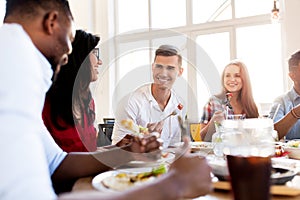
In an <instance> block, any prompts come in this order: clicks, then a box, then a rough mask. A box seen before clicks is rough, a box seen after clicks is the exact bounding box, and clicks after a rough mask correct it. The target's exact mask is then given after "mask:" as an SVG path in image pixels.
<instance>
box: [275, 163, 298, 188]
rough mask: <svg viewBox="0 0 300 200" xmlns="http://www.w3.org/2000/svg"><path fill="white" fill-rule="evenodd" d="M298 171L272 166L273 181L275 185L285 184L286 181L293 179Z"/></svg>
mask: <svg viewBox="0 0 300 200" xmlns="http://www.w3.org/2000/svg"><path fill="white" fill-rule="evenodd" d="M296 174H297V172H295V171H293V170H288V169H284V168H275V167H273V168H272V173H271V183H272V184H275V185H284V184H285V183H286V182H288V181H291V180H292V179H293V178H294V177H295V175H296Z"/></svg>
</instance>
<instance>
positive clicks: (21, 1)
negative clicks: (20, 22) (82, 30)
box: [4, 0, 73, 19]
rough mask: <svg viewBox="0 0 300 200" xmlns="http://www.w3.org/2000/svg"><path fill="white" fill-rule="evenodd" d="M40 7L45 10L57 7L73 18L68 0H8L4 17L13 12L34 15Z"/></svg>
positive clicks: (21, 14)
mask: <svg viewBox="0 0 300 200" xmlns="http://www.w3.org/2000/svg"><path fill="white" fill-rule="evenodd" d="M38 7H39V8H42V9H43V10H52V9H56V10H58V11H59V12H61V13H64V14H65V15H67V16H70V17H71V19H73V15H72V12H71V10H70V6H69V2H68V0H6V12H5V17H4V19H5V18H6V17H7V16H9V15H13V14H18V15H20V16H26V15H28V16H34V15H36V14H37V13H38V10H37V8H38Z"/></svg>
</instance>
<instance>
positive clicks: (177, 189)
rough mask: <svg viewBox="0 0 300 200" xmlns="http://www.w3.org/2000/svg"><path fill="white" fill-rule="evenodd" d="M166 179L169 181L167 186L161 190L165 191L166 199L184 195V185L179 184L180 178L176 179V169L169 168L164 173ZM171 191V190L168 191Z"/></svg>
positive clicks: (178, 197)
mask: <svg viewBox="0 0 300 200" xmlns="http://www.w3.org/2000/svg"><path fill="white" fill-rule="evenodd" d="M166 181H167V182H169V184H167V183H166V184H164V185H168V188H166V189H165V190H163V191H164V192H167V194H166V195H167V196H168V199H182V198H183V197H184V195H183V191H182V189H183V188H184V186H181V185H180V184H181V183H182V181H181V180H178V175H177V173H176V170H175V171H174V170H170V171H168V173H167V174H166ZM169 191H172V192H169Z"/></svg>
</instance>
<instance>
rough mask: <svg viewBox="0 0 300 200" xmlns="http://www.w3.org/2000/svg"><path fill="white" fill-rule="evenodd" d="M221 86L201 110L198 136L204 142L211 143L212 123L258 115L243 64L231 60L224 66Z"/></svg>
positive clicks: (213, 127) (213, 129)
mask: <svg viewBox="0 0 300 200" xmlns="http://www.w3.org/2000/svg"><path fill="white" fill-rule="evenodd" d="M222 86H223V88H222V92H221V93H220V94H217V95H213V96H211V97H210V99H209V101H208V103H207V104H206V105H205V106H204V108H203V115H202V117H201V121H200V127H201V131H200V134H201V138H202V140H204V141H211V136H212V134H213V133H214V132H215V126H214V122H218V123H220V122H221V121H222V120H223V119H224V118H225V115H228V114H244V115H245V117H246V118H257V117H258V115H259V113H258V109H257V106H256V104H255V102H254V99H253V95H252V88H251V83H250V78H249V73H248V70H247V67H246V65H245V64H244V63H243V62H241V61H239V60H233V61H231V62H230V63H229V64H228V65H226V66H225V68H224V70H223V73H222Z"/></svg>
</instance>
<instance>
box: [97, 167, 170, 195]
mask: <svg viewBox="0 0 300 200" xmlns="http://www.w3.org/2000/svg"><path fill="white" fill-rule="evenodd" d="M166 172H167V170H166V167H165V166H164V165H160V166H159V167H157V168H149V167H146V168H128V169H119V170H113V171H108V172H104V173H101V174H99V175H97V176H95V177H94V178H93V180H92V185H93V187H94V188H95V189H97V190H100V191H106V192H120V191H124V190H127V189H129V188H131V187H135V186H138V185H141V184H145V183H149V182H151V181H154V180H155V179H156V178H157V177H158V176H160V175H162V174H164V173H166Z"/></svg>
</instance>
